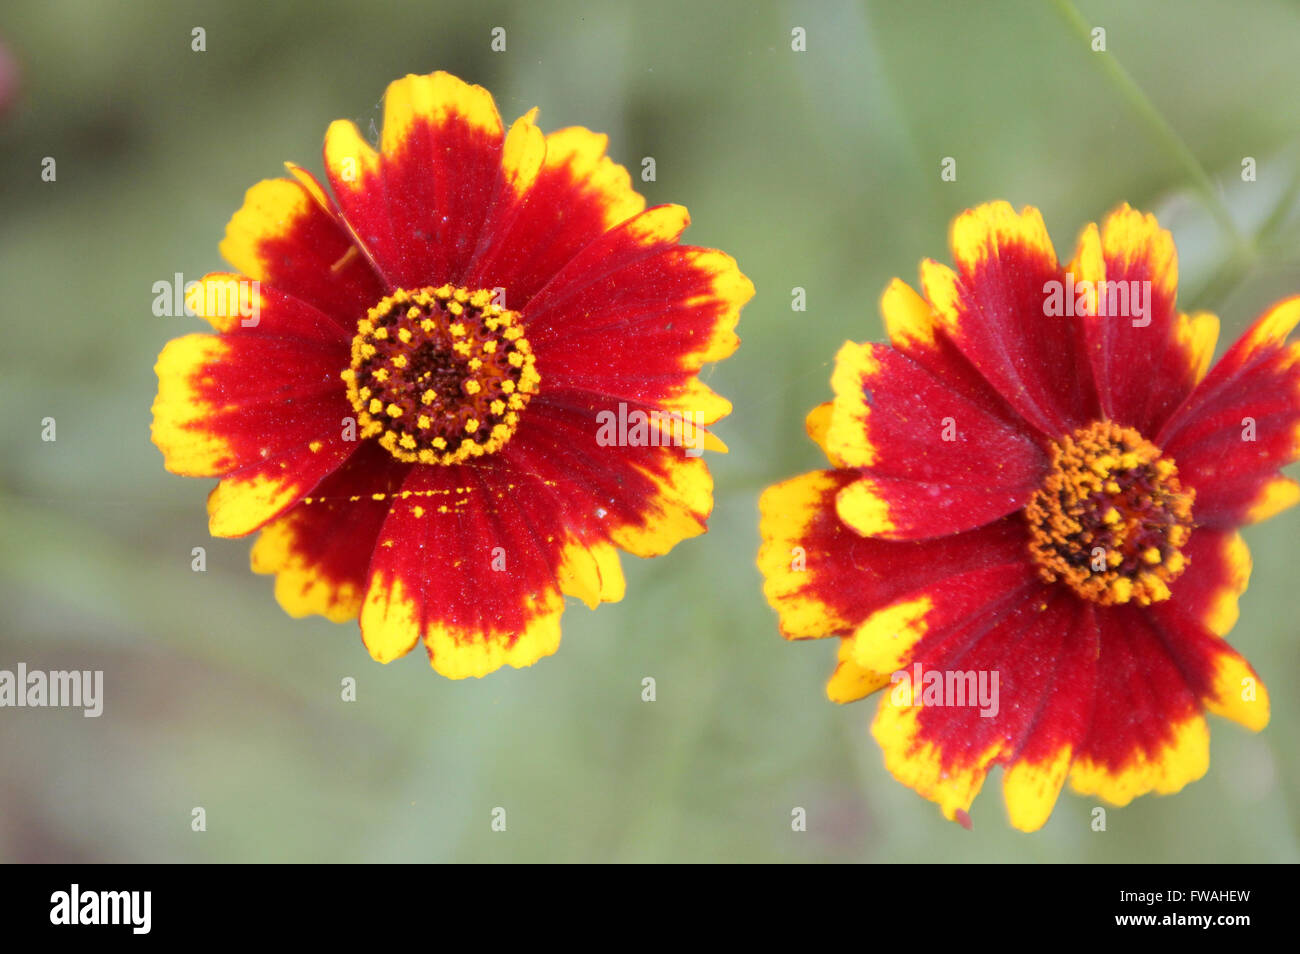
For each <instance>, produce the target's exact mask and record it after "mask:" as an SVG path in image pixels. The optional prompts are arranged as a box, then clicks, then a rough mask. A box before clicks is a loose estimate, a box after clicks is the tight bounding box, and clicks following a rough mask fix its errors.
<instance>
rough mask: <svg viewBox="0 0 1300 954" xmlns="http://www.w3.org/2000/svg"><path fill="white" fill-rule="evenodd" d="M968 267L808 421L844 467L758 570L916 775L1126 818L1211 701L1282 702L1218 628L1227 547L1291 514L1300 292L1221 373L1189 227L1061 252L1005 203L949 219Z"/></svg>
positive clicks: (784, 518) (798, 492)
mask: <svg viewBox="0 0 1300 954" xmlns="http://www.w3.org/2000/svg"><path fill="white" fill-rule="evenodd" d="M951 243H952V252H953V258H954V261H955V267H952V268H950V267H948V266H946V265H941V264H939V263H937V262H933V261H929V260H927V261H925V262H924V263H923V264H922V266H921V288H922V291H923V293H924V294H918V293H917V292H916V291H914V290H913V289H912V288H910V287H909V286H908V285H906V284H904V283H903V282H901V281H897V280H895V281H894V282H893V283H892V284H891V285H890V286H889V287H888V288H887V289H886V291H885V294H884V298H883V300H882V310H883V312H884V318H885V327H886V330H887V332H888V335H889V343H888V344H854V343H847V344H845V345H844V347H843V348H842V349H841V350H840V352H839V355H838V356H837V358H836V363H835V370H834V373H833V375H832V378H831V385H832V389H833V391H834V399H833V400H832V401H830V402H827V403H826V404H823V405H822V406H821V407H818V408H816V409H815V410H814V411H813V412H812V413H811V414H810V415H809V417H808V430H809V432H810V434H811V436H812V437H813V439H814V440H815V441H816V442H817V443H818V444H819V445H820V446H821V447H822V449H823V450H824V451H825V453H826V456H827V457H828V458H829V461H830V467H829V468H827V469H825V470H821V471H816V472H814V473H810V474H805V475H803V476H801V477H796V478H794V479H793V480H788V481H786V482H784V483H781V484H778V485H776V486H774V487H771V488H769V489H768V490H767V491H766V492H765V493H764V494H763V497H762V501H761V512H762V513H761V522H762V537H763V543H762V548H761V551H760V554H759V558H758V562H759V566H760V569H761V570H762V572H763V575H764V577H765V592H766V595H767V598H768V600H769V601H770V602H771V604H772V605H773V606H774V607H775V608H776V610H777V613H778V615H779V619H780V627H781V631H782V633H783V634H784V635H785V636H786V637H787V638H790V639H807V638H815V637H821V636H838V637H839V638H840V639H839V660H838V665H837V667H836V669H835V671H834V674H833V675H832V677H831V680H830V683H829V685H828V687H827V691H828V694H829V696H830V698H831V699H832V700H834V701H837V702H851V701H854V700H857V699H860V698H863V697H864V696H867V695H869V694H871V693H873V692H875V691H877V690H879V689H885V688H887V687H888V691H887V692H886V693H885V694H884V696H883V697H882V699H881V701H880V706H879V709H878V712H877V715H876V718H875V722H874V723H873V726H872V732H873V734H874V735H875V737H876V739H877V741H878V742H879V743H880V745H881V747H882V748H883V750H884V755H885V764H886V766H887V767H888V769H889V770H890V771H891V772H892V773H893V774H894V776H895V777H896V778H898V779H899V781H901V782H903V783H904V784H906V785H910V786H911V787H913V788H915V789H916V790H917V791H918V792H919V793H920V794H922V795H924V796H925V797H926V798H929V799H931V800H933V801H935V802H937V803H938V804H939V806H940V807H941V809H942V810H943V812H944V814H945V815H946V816H947V817H948V818H954V819H958V820H965V819H966V818H967V815H966V813H967V811H968V809H969V808H970V806H971V803H972V802H973V800H974V798H975V796H976V794H977V793H978V792H979V789H980V786H981V785H982V784H983V781H984V778H985V775H986V774H987V773H988V771H989V769H990V768H992V767H993V766H995V765H998V766H1002V768H1003V775H1002V788H1003V792H1004V796H1005V799H1006V805H1007V810H1008V812H1009V814H1010V819H1011V823H1012V824H1013V825H1014V826H1015V827H1017V828H1020V829H1023V830H1026V831H1032V830H1034V829H1037V828H1039V827H1041V826H1042V825H1043V824H1044V823H1045V822H1046V821H1047V819H1048V817H1049V815H1050V814H1051V811H1052V808H1053V806H1054V804H1055V803H1056V800H1057V796H1058V794H1059V793H1060V791H1061V789H1062V787H1063V786H1064V784H1065V782H1066V781H1067V779H1068V780H1069V781H1070V783H1071V785H1072V787H1073V788H1074V790H1075V791H1076V792H1079V793H1081V794H1084V795H1095V796H1097V797H1099V798H1101V799H1104V800H1106V801H1108V802H1111V803H1114V804H1117V805H1123V804H1126V803H1128V802H1129V801H1130V800H1132V799H1133V798H1134V797H1136V796H1138V795H1142V794H1145V793H1147V792H1153V791H1154V792H1160V793H1168V792H1175V791H1178V790H1179V789H1180V788H1182V787H1183V786H1184V785H1186V784H1187V783H1188V782H1191V781H1193V780H1195V779H1197V778H1200V777H1201V776H1202V775H1203V774H1204V773H1205V771H1206V770H1207V768H1208V766H1209V729H1208V727H1207V724H1206V721H1205V715H1204V713H1205V710H1207V709H1208V710H1209V711H1210V712H1214V713H1217V714H1219V715H1223V716H1226V717H1227V718H1230V719H1233V720H1235V721H1237V722H1239V723H1241V724H1242V725H1245V726H1246V727H1248V728H1250V729H1255V730H1258V729H1261V728H1263V727H1264V725H1265V724H1266V723H1267V722H1268V711H1269V706H1268V695H1267V693H1266V692H1265V690H1264V686H1263V685H1262V684H1261V683H1260V682H1259V680H1258V678H1257V677H1256V675H1255V673H1254V671H1253V670H1252V669H1251V667H1250V665H1249V664H1248V663H1247V662H1246V661H1245V660H1244V659H1243V658H1242V657H1241V656H1240V655H1238V654H1237V652H1236V651H1235V650H1233V649H1232V647H1231V646H1229V645H1228V644H1227V642H1225V640H1224V638H1223V637H1224V636H1225V634H1226V633H1227V632H1228V630H1229V629H1231V628H1232V625H1233V623H1234V622H1235V621H1236V618H1237V599H1238V597H1239V596H1240V595H1241V594H1242V592H1244V590H1245V588H1246V581H1247V577H1248V576H1249V573H1250V554H1249V553H1248V551H1247V549H1246V546H1245V544H1244V543H1243V542H1242V539H1241V537H1240V535H1239V534H1238V532H1237V529H1238V527H1240V526H1241V525H1242V524H1247V523H1252V522H1254V521H1257V520H1262V519H1264V518H1265V517H1268V516H1271V515H1272V514H1274V513H1277V512H1278V511H1279V510H1281V509H1283V508H1284V507H1288V506H1290V505H1291V504H1294V503H1295V502H1296V501H1297V500H1300V485H1297V484H1296V483H1295V482H1294V481H1292V480H1290V479H1288V478H1287V477H1284V476H1283V475H1282V474H1281V473H1280V472H1279V468H1281V467H1282V466H1284V465H1286V464H1288V463H1290V462H1292V461H1294V460H1295V459H1296V458H1297V456H1300V343H1295V342H1292V343H1288V341H1287V337H1288V335H1289V334H1290V332H1291V330H1292V329H1293V328H1294V327H1295V326H1296V324H1297V322H1300V298H1292V299H1289V300H1286V301H1283V302H1281V303H1279V304H1277V305H1274V306H1273V307H1272V308H1270V309H1269V310H1268V311H1267V312H1266V313H1265V314H1264V316H1263V317H1261V318H1260V319H1259V320H1258V321H1257V322H1256V323H1255V324H1254V325H1253V326H1252V327H1251V328H1250V330H1248V331H1247V332H1246V333H1245V335H1243V336H1242V337H1241V339H1240V340H1238V341H1237V342H1236V343H1235V344H1234V345H1232V347H1231V348H1229V349H1228V351H1227V353H1226V354H1224V356H1223V357H1222V358H1221V359H1220V360H1219V362H1218V364H1217V365H1215V366H1214V368H1213V369H1212V370H1211V369H1210V361H1211V357H1212V355H1213V352H1214V346H1215V339H1216V337H1217V334H1218V320H1217V319H1216V318H1215V317H1214V316H1213V315H1209V314H1192V315H1187V314H1183V313H1181V312H1180V311H1179V310H1178V308H1177V306H1176V301H1175V299H1176V293H1177V287H1178V266H1177V257H1176V254H1175V250H1174V243H1173V239H1172V237H1171V236H1170V234H1169V233H1168V232H1167V231H1165V230H1163V229H1161V228H1160V227H1159V225H1158V224H1157V223H1156V220H1155V219H1154V218H1153V217H1152V216H1151V215H1144V214H1141V213H1139V212H1136V211H1134V210H1133V209H1131V208H1129V207H1128V206H1127V205H1124V206H1121V207H1120V208H1119V209H1118V210H1116V211H1115V212H1114V213H1112V214H1111V215H1110V216H1109V217H1108V218H1107V219H1106V221H1105V222H1104V223H1103V224H1102V225H1101V227H1100V228H1098V227H1097V226H1096V225H1089V226H1088V227H1087V228H1086V229H1084V231H1083V233H1082V235H1081V237H1080V239H1079V244H1078V249H1077V251H1076V252H1075V256H1074V259H1073V260H1072V261H1071V262H1069V263H1068V264H1064V265H1063V264H1061V263H1059V262H1058V261H1057V258H1056V253H1055V252H1054V251H1053V248H1052V243H1051V241H1050V239H1049V238H1048V235H1047V229H1046V228H1045V227H1044V225H1043V220H1042V217H1041V216H1040V215H1039V213H1038V211H1037V210H1036V209H1033V208H1026V209H1024V210H1023V211H1021V212H1016V211H1015V210H1014V209H1013V208H1012V207H1011V206H1010V205H1008V204H1007V203H1005V202H995V203H991V204H988V205H982V206H980V207H978V208H975V209H972V210H970V211H968V212H965V213H963V214H962V215H961V216H959V217H958V218H957V220H956V221H955V223H954V224H953V227H952V235H951Z"/></svg>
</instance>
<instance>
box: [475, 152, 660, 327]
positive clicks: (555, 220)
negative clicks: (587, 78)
mask: <svg viewBox="0 0 1300 954" xmlns="http://www.w3.org/2000/svg"><path fill="white" fill-rule="evenodd" d="M608 141H609V137H607V136H604V135H599V134H597V133H593V132H591V131H589V130H586V129H582V128H579V127H573V128H569V129H560V130H557V131H556V132H553V133H551V134H550V135H548V136H547V137H546V144H545V145H546V161H545V164H544V165H543V166H542V169H541V171H540V173H539V174H538V176H537V178H536V180H535V181H533V183H532V184H531V186H530V187H529V188H528V190H527V192H526V194H525V196H524V199H525V201H522V202H520V203H518V206H517V207H516V208H515V209H514V212H515V214H514V216H513V218H512V219H511V220H510V221H509V222H508V223H505V222H499V223H498V225H497V227H495V228H493V229H492V230H490V232H489V231H488V230H485V234H484V236H483V238H484V240H485V241H486V244H485V245H484V244H482V243H481V245H482V247H481V248H480V251H479V252H478V253H477V254H476V256H475V259H474V262H473V263H472V264H471V266H470V268H469V272H468V275H467V277H466V282H467V284H469V285H470V286H473V287H481V288H497V287H501V288H505V289H506V290H507V295H508V306H509V307H511V308H514V309H516V310H519V309H522V308H524V307H526V306H527V305H528V303H529V301H531V300H532V297H533V295H535V294H536V293H537V292H538V291H539V290H540V289H541V288H542V286H543V285H545V284H546V283H547V282H548V281H550V280H551V278H552V277H554V276H555V274H556V273H557V272H559V271H560V269H561V268H563V267H564V266H565V264H567V263H568V261H569V260H570V259H572V258H573V257H574V256H575V255H577V254H578V253H579V252H580V251H582V250H583V249H584V248H586V247H587V246H588V245H590V244H591V243H592V242H594V241H596V240H597V239H599V238H600V237H601V236H602V235H604V234H605V232H606V231H607V230H609V229H611V228H613V227H614V226H616V225H618V224H619V223H620V222H622V221H624V220H625V219H628V218H631V217H632V216H634V215H637V214H639V213H640V212H641V211H642V210H644V209H645V199H643V198H642V197H641V196H639V195H637V194H636V192H634V191H633V190H632V180H631V178H630V177H629V176H628V173H627V170H626V169H624V168H623V167H622V166H620V165H618V164H616V163H614V162H613V161H611V160H610V159H609V158H608V157H607V156H606V155H605V147H606V145H607V144H608ZM520 249H525V250H526V251H527V254H522V255H521V254H519V251H520Z"/></svg>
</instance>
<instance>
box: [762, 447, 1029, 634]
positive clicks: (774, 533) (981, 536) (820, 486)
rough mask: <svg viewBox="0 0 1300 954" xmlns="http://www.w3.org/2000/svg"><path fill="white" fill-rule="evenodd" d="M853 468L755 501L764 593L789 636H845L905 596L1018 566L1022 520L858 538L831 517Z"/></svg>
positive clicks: (806, 479)
mask: <svg viewBox="0 0 1300 954" xmlns="http://www.w3.org/2000/svg"><path fill="white" fill-rule="evenodd" d="M855 479H856V475H855V473H854V472H853V471H843V470H825V471H815V472H813V473H810V474H804V475H802V476H800V477H795V478H793V479H791V480H787V481H785V482H783V483H780V484H776V485H775V486H773V487H769V488H768V489H767V490H766V491H764V493H763V496H762V498H761V499H760V501H759V510H760V513H761V520H760V534H761V536H762V538H763V545H762V548H761V549H760V551H759V555H758V566H759V569H760V571H761V572H762V574H763V577H764V592H765V593H766V595H767V598H768V602H769V603H771V604H772V606H773V607H774V608H775V609H776V611H777V613H778V614H779V616H780V620H781V632H782V633H783V634H784V635H785V636H786V637H787V638H790V639H804V638H809V637H819V636H831V635H845V634H847V633H849V632H850V631H852V630H854V629H855V628H857V627H858V626H859V625H861V624H862V623H863V622H865V621H866V620H867V618H868V617H869V616H871V614H872V613H874V612H876V611H877V610H880V609H882V608H884V607H886V606H889V605H890V604H892V603H894V602H895V601H897V600H900V599H903V598H904V597H906V596H907V595H908V594H911V593H916V592H918V591H921V590H923V589H925V588H927V587H929V586H931V585H933V584H936V583H937V582H939V581H943V580H947V579H950V578H952V577H955V576H958V575H959V574H962V573H965V572H967V571H969V570H972V569H976V568H979V567H986V566H995V567H996V566H1000V565H1003V564H1007V563H1015V564H1024V563H1025V547H1026V545H1027V544H1026V538H1025V529H1024V523H1023V521H1021V520H1019V519H1018V518H1008V519H1006V520H1001V521H998V522H997V523H993V524H989V525H988V526H985V527H981V528H979V529H976V530H971V531H968V532H966V533H961V534H956V535H954V536H951V537H947V538H944V539H942V540H927V541H892V540H879V539H873V538H869V537H862V536H860V535H858V534H857V533H854V532H853V531H852V530H851V529H849V528H848V527H846V526H845V525H844V523H843V522H842V521H841V520H840V519H839V517H838V516H837V514H836V512H835V499H836V496H837V495H838V494H839V492H840V491H841V490H842V489H843V488H844V487H846V486H848V485H849V484H850V483H852V482H853V481H854V480H855Z"/></svg>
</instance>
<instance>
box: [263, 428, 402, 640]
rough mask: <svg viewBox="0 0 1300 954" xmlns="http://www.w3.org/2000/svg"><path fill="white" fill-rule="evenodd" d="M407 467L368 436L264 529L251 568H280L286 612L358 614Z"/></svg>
mask: <svg viewBox="0 0 1300 954" xmlns="http://www.w3.org/2000/svg"><path fill="white" fill-rule="evenodd" d="M409 470H410V465H409V464H402V463H399V462H398V461H397V460H395V459H394V458H393V457H392V455H391V454H389V453H388V452H387V451H385V450H384V449H383V448H381V447H380V446H379V445H378V444H376V443H375V442H373V441H365V442H364V443H362V444H361V445H359V446H358V447H357V451H356V453H355V454H353V455H352V456H351V457H350V458H349V459H348V460H347V462H346V463H345V464H344V465H343V466H342V467H340V468H339V469H338V470H336V471H335V472H334V473H333V474H331V475H330V476H328V477H326V478H325V479H324V480H323V481H321V482H320V484H319V485H318V486H317V487H316V489H315V490H313V491H312V493H311V496H309V497H307V498H305V499H304V500H302V501H301V502H299V503H298V504H297V505H296V506H294V507H293V509H291V510H290V511H289V512H288V513H286V514H284V515H283V516H281V517H279V518H277V519H276V520H274V521H272V522H271V523H269V524H267V525H266V526H265V527H263V528H262V532H261V534H260V535H259V536H258V538H257V543H255V544H254V545H253V551H252V565H253V570H254V571H255V572H257V573H274V574H276V580H275V598H276V600H277V601H278V602H279V603H280V605H281V606H282V607H284V610H285V612H287V613H288V614H289V615H290V616H293V617H295V618H297V617H302V616H306V615H308V614H310V613H319V614H321V615H322V616H326V617H328V618H329V619H331V620H333V621H334V622H343V621H344V620H348V619H352V618H353V617H355V616H356V615H357V613H358V612H359V611H360V609H361V599H362V596H363V595H364V594H365V584H366V576H367V573H368V570H369V567H370V556H371V553H372V552H373V551H374V548H375V540H376V539H377V538H378V536H379V530H380V527H382V526H383V523H384V519H385V518H386V517H387V516H388V510H389V508H390V507H391V506H392V499H393V496H394V494H396V493H397V492H398V491H399V490H400V489H401V486H402V481H403V479H404V478H405V476H406V473H407V472H408V471H409Z"/></svg>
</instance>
